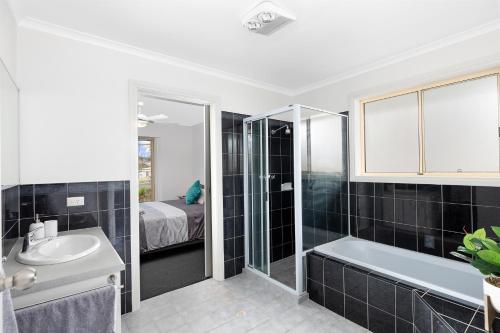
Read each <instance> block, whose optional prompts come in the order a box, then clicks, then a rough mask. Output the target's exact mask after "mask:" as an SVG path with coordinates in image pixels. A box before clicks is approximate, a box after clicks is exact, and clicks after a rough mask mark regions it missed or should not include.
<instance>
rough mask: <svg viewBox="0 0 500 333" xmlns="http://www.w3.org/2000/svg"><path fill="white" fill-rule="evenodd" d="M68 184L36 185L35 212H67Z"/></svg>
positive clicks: (44, 213) (54, 213) (52, 213)
mask: <svg viewBox="0 0 500 333" xmlns="http://www.w3.org/2000/svg"><path fill="white" fill-rule="evenodd" d="M67 195H68V184H40V185H35V213H36V214H40V215H61V214H67V213H68V208H67V206H66V198H67Z"/></svg>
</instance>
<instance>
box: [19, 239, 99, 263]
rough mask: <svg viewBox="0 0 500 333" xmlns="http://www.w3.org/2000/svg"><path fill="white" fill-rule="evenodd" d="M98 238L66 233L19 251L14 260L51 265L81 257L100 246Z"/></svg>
mask: <svg viewBox="0 0 500 333" xmlns="http://www.w3.org/2000/svg"><path fill="white" fill-rule="evenodd" d="M100 245H101V244H100V241H99V238H97V237H95V236H92V235H67V236H61V237H56V238H53V239H49V240H44V241H42V242H40V243H38V244H36V245H33V246H32V247H31V248H30V249H29V250H28V251H27V252H19V253H18V254H17V256H16V260H17V261H18V262H20V263H22V264H26V265H35V266H41V265H52V264H60V263H63V262H67V261H72V260H76V259H80V258H83V257H85V256H88V255H89V254H91V253H93V252H94V251H96V250H97V249H98V248H99V246H100Z"/></svg>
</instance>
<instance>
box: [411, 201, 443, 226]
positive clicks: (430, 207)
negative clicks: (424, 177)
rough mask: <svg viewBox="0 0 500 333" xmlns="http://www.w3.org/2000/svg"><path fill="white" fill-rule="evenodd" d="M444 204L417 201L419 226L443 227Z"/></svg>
mask: <svg viewBox="0 0 500 333" xmlns="http://www.w3.org/2000/svg"><path fill="white" fill-rule="evenodd" d="M442 216H443V204H442V203H440V202H430V201H417V225H418V226H419V227H426V228H434V229H442V228H443V222H442V220H443V219H442Z"/></svg>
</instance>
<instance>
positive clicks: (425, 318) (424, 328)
mask: <svg viewBox="0 0 500 333" xmlns="http://www.w3.org/2000/svg"><path fill="white" fill-rule="evenodd" d="M414 306H415V308H414V315H415V317H414V322H413V323H414V325H415V328H417V329H418V330H419V331H420V332H422V333H423V332H432V311H431V309H430V307H429V306H428V305H427V304H426V303H424V301H423V300H422V299H421V298H420V297H415V298H414Z"/></svg>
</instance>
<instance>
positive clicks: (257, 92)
mask: <svg viewBox="0 0 500 333" xmlns="http://www.w3.org/2000/svg"><path fill="white" fill-rule="evenodd" d="M19 63H20V65H19V83H20V85H21V86H22V92H21V99H22V105H21V110H22V116H21V122H22V124H23V126H22V129H21V136H22V138H23V140H22V143H21V160H22V165H21V181H22V182H23V183H45V182H72V181H91V180H96V179H103V180H112V179H128V178H129V177H130V168H129V163H128V161H129V150H128V139H129V138H128V136H129V133H130V132H129V125H130V124H129V114H128V85H129V80H131V79H132V80H137V81H143V82H150V83H153V84H156V85H159V86H170V87H172V88H175V89H179V90H189V91H197V92H200V93H204V94H207V95H212V96H216V97H218V98H219V101H220V105H219V109H222V110H228V111H231V112H238V113H247V114H255V113H259V112H263V111H266V110H269V109H273V108H275V107H280V106H282V105H286V104H288V103H289V98H288V97H286V96H284V95H279V94H275V93H271V92H268V91H265V90H262V89H258V88H254V87H250V86H247V85H244V84H240V83H236V82H231V81H228V80H224V79H220V78H217V77H214V76H210V75H206V74H202V73H197V72H193V71H189V70H186V69H182V68H179V67H173V66H170V65H167V64H164V63H158V62H155V61H151V60H148V59H144V58H140V57H137V56H133V55H130V54H124V53H120V52H117V51H114V50H110V49H106V48H103V47H99V46H95V45H90V44H88V43H83V42H78V41H74V40H70V39H67V38H62V37H58V36H54V35H50V34H47V33H43V32H39V31H35V30H31V29H26V28H20V29H19Z"/></svg>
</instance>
